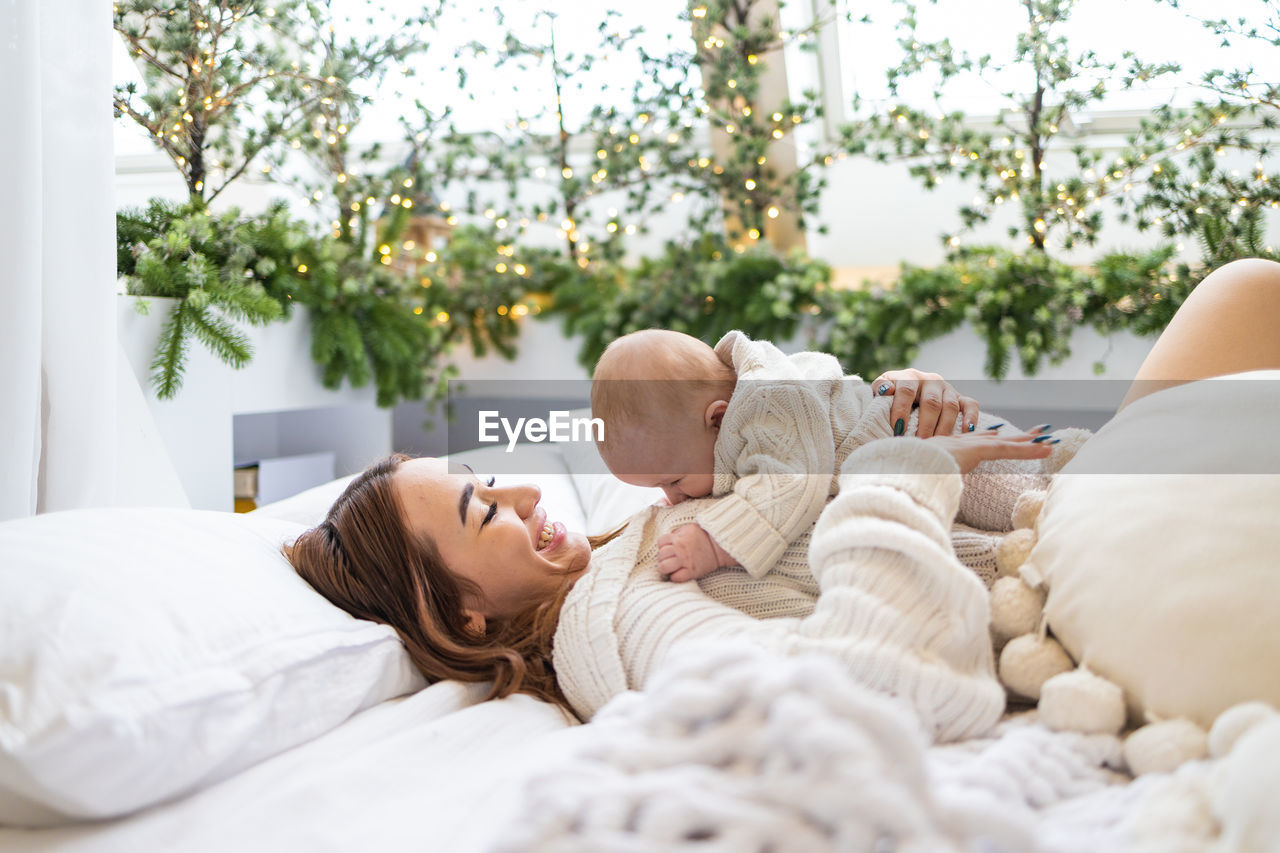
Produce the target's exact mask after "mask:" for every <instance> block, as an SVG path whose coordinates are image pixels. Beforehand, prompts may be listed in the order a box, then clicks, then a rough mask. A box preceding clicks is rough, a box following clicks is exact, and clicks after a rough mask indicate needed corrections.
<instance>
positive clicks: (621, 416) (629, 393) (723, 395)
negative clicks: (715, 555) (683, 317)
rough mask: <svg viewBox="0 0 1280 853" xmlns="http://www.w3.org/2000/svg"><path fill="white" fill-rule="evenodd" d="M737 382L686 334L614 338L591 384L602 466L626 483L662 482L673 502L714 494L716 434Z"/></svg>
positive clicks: (730, 370)
mask: <svg viewBox="0 0 1280 853" xmlns="http://www.w3.org/2000/svg"><path fill="white" fill-rule="evenodd" d="M736 381H737V375H736V374H735V373H734V371H733V368H732V367H730V366H729V365H727V364H725V363H724V362H723V361H721V360H720V359H719V358H718V357H717V356H716V354H715V351H714V350H713V349H711V347H709V346H707V345H706V344H705V343H703V342H702V341H700V340H698V339H697V338H694V337H691V336H689V335H686V334H682V333H680V332H671V331H666V330H662V329H648V330H646V331H643V332H633V333H632V334H630V335H625V336H623V337H621V338H618V339H617V340H615V341H614V342H613V343H611V344H609V347H608V348H607V349H606V350H605V351H604V355H602V356H600V361H599V362H598V363H597V364H596V369H595V373H594V374H593V376H592V384H591V414H592V416H593V417H597V418H601V419H603V421H604V425H605V426H604V439H603V440H602V441H600V442H599V443H598V447H599V450H600V455H601V457H602V458H603V459H604V462H605V464H606V465H608V466H609V470H610V471H612V472H613V474H614V475H615V476H616V477H617V478H618V479H620V480H622V481H623V482H624V483H631V484H632V485H636V486H658V487H660V488H661V489H662V490H663V491H664V492H665V493H666V495H667V499H668V500H669V501H671V502H672V503H679V502H680V501H682V500H685V499H686V498H701V497H705V496H707V495H709V494H711V486H712V474H713V471H714V468H715V444H716V437H717V436H718V435H719V433H720V420H721V418H723V417H724V411H725V409H726V408H728V406H729V398H730V396H732V394H733V387H734V383H735V382H736Z"/></svg>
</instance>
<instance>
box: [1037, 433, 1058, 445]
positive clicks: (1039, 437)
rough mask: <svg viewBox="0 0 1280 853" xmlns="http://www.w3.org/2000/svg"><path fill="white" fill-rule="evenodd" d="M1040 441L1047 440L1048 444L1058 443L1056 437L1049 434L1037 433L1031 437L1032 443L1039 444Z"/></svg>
mask: <svg viewBox="0 0 1280 853" xmlns="http://www.w3.org/2000/svg"><path fill="white" fill-rule="evenodd" d="M1042 441H1047V442H1049V443H1050V444H1057V443H1058V439H1056V438H1054V437H1053V436H1051V435H1037V436H1036V437H1035V438H1033V439H1031V443H1032V444H1039V443H1040V442H1042Z"/></svg>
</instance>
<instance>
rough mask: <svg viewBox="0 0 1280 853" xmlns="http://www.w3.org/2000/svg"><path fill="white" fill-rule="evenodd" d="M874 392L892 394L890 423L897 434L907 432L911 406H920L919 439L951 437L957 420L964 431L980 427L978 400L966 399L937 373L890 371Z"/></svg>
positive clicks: (875, 383) (881, 377) (879, 379)
mask: <svg viewBox="0 0 1280 853" xmlns="http://www.w3.org/2000/svg"><path fill="white" fill-rule="evenodd" d="M871 393H873V394H875V395H877V396H880V397H885V396H888V395H889V394H892V395H893V405H892V406H891V407H890V409H889V423H890V424H891V425H892V426H893V434H894V435H902V434H903V433H904V432H905V431H906V425H907V419H908V418H910V417H911V407H912V406H919V407H920V420H919V421H918V422H917V423H916V435H917V436H919V437H920V438H929V437H931V436H935V435H951V434H952V433H953V432H955V430H956V421H957V420H959V422H960V423H961V424H963V425H964V429H965V431H972V430H974V429H976V428H977V425H978V401H977V400H975V399H973V398H972V397H965V396H963V395H962V394H961V393H960V392H959V391H957V390H956V389H955V388H953V387H951V383H949V382H947V381H946V380H945V379H943V378H942V377H941V376H939V375H938V374H936V373H925V372H924V371H920V370H916V369H915V368H914V367H908V368H906V369H904V370H888V371H885V372H884V373H881V374H880V375H879V376H877V377H876V378H875V381H873V382H872V383H871ZM899 422H901V423H899Z"/></svg>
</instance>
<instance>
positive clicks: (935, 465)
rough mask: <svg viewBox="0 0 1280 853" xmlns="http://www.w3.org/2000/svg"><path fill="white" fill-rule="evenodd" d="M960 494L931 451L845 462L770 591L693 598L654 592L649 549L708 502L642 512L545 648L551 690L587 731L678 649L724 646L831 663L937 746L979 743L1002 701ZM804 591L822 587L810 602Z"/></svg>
mask: <svg viewBox="0 0 1280 853" xmlns="http://www.w3.org/2000/svg"><path fill="white" fill-rule="evenodd" d="M903 472H911V473H903ZM960 490H961V479H960V477H959V476H958V469H957V467H956V465H955V462H954V461H953V460H952V459H951V457H950V456H949V455H947V454H946V453H945V452H943V451H942V450H940V449H937V448H936V447H934V446H931V445H929V443H928V442H925V441H921V440H918V439H913V438H899V439H895V440H892V441H881V442H875V443H873V444H870V445H867V446H865V447H862V448H860V449H858V450H856V451H854V452H853V453H852V454H850V456H849V458H848V459H847V460H846V462H845V464H844V466H843V468H842V469H841V473H840V494H839V496H838V497H837V498H836V499H835V500H833V501H832V502H831V503H830V504H829V505H828V506H827V507H826V509H825V510H824V511H823V514H822V517H821V518H820V519H819V521H818V524H817V525H816V526H815V527H814V528H813V529H812V533H811V535H810V533H808V532H806V533H803V534H801V536H800V537H799V538H798V539H797V540H796V541H795V542H793V543H791V544H790V545H789V546H787V547H786V548H785V549H784V550H783V554H782V557H781V558H780V559H779V562H778V564H777V566H776V567H775V570H774V571H773V572H771V573H770V578H774V580H776V581H777V582H776V583H775V582H770V580H769V579H764V580H760V579H754V578H751V577H750V576H749V575H747V574H746V573H744V572H741V571H735V570H721V571H720V572H717V573H715V574H714V575H712V576H710V577H709V578H704V583H703V584H701V585H696V584H690V583H679V584H678V583H670V582H667V581H664V580H663V579H662V578H661V577H660V576H659V574H658V572H657V539H658V537H659V536H660V535H661V534H662V533H664V532H666V531H668V530H670V529H673V528H674V527H677V526H679V525H680V524H685V523H688V522H689V521H690V520H691V519H692V518H693V516H694V514H695V513H696V511H697V510H698V508H699V507H698V505H699V504H700V503H702V502H699V501H689V502H685V503H682V504H677V505H676V506H674V507H651V508H648V509H646V510H643V511H641V512H640V513H638V514H637V515H636V516H634V517H633V518H632V520H631V522H630V524H629V525H628V527H627V529H626V530H625V531H624V532H623V533H622V535H620V536H619V537H618V538H617V539H615V540H613V541H612V542H610V543H609V544H607V545H605V546H604V547H602V548H600V549H598V550H597V551H596V552H595V554H594V555H593V556H592V561H591V569H590V571H588V573H587V574H586V575H584V576H583V577H582V578H581V579H580V580H579V581H578V582H577V583H576V584H575V585H574V588H573V589H572V590H571V591H570V593H569V596H568V598H567V599H566V600H565V603H564V607H563V609H562V611H561V614H560V622H559V625H558V627H557V630H556V635H555V641H554V662H555V668H556V675H557V678H558V680H559V682H560V686H561V688H562V689H563V690H564V692H565V695H566V697H567V698H568V699H569V702H570V704H571V705H572V706H573V708H574V709H575V710H576V711H577V712H578V713H579V715H581V716H582V717H583V718H584V719H587V718H590V717H591V716H592V715H593V714H594V713H595V712H596V711H597V710H598V709H599V708H600V707H601V706H602V705H604V704H605V703H606V702H607V701H608V700H609V699H610V698H612V697H613V696H615V695H617V694H619V693H622V692H623V691H626V690H628V689H640V688H642V687H644V685H645V683H646V682H647V681H648V679H649V678H650V676H651V675H652V673H653V672H654V671H655V669H656V668H657V666H658V665H659V664H660V663H661V661H662V660H663V659H664V658H665V657H666V656H667V655H668V654H669V653H676V654H678V653H679V649H678V646H679V645H680V644H681V643H683V642H685V641H687V640H696V639H704V638H720V637H729V638H734V639H741V640H743V641H747V642H752V643H756V644H759V645H761V646H763V647H766V648H771V649H775V650H778V651H782V652H785V653H797V652H804V651H813V650H820V651H823V652H826V653H829V654H831V655H833V656H835V657H836V658H837V659H838V660H839V661H841V662H842V663H843V664H844V665H845V666H846V667H847V668H848V670H849V672H850V673H851V674H852V675H853V676H854V677H855V678H856V679H857V680H858V681H859V682H861V683H863V684H865V685H867V686H870V687H873V688H875V689H877V690H881V691H883V692H885V693H889V694H892V695H897V696H899V697H901V698H902V699H904V700H905V701H906V702H908V703H909V704H910V705H911V706H912V707H914V708H915V710H916V711H917V712H918V714H919V716H920V718H921V721H922V722H923V724H924V726H925V729H926V731H928V732H929V733H930V734H931V735H932V736H933V737H934V738H935V739H937V740H952V739H957V738H963V737H969V736H973V735H977V734H980V733H982V732H985V731H987V730H988V729H989V728H990V727H991V726H992V725H994V723H995V722H996V720H997V719H998V718H999V716H1000V713H1001V711H1002V710H1003V708H1004V692H1003V690H1002V688H1001V687H1000V685H999V683H998V682H997V681H996V679H995V675H994V666H993V663H992V654H991V643H990V640H989V638H988V634H987V623H988V620H989V611H988V606H987V595H986V590H985V589H984V587H983V585H982V583H981V582H980V581H979V580H978V579H977V577H976V576H975V575H974V574H973V573H972V572H970V571H968V570H966V569H965V568H964V567H963V566H961V565H960V564H959V563H958V562H957V560H956V558H955V556H954V554H953V553H952V550H951V547H950V543H949V538H948V528H949V525H950V522H951V519H952V517H953V516H954V515H955V512H956V506H957V503H958V500H959V495H960ZM806 555H807V557H808V559H806ZM810 569H811V570H812V572H811V574H812V579H811V580H809V581H806V576H808V575H809V574H810V571H809V570H810ZM716 576H720V577H721V578H724V580H719V581H718V582H719V583H721V584H723V585H722V586H717V585H716V584H717V581H713V580H712V578H716ZM775 576H776V577H775ZM708 581H709V582H710V583H705V582H708ZM806 583H816V585H817V587H818V588H819V591H820V595H819V596H818V598H817V600H816V603H815V602H814V600H813V598H812V597H811V594H810V593H811V588H810V587H806ZM704 587H710V588H709V589H704ZM709 593H711V594H709ZM713 595H714V597H713ZM716 599H719V600H716Z"/></svg>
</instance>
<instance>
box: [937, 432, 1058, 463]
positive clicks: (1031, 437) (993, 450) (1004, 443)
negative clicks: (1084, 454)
mask: <svg viewBox="0 0 1280 853" xmlns="http://www.w3.org/2000/svg"><path fill="white" fill-rule="evenodd" d="M929 443H930V444H933V445H934V446H935V447H941V448H942V449H943V450H945V451H947V452H948V453H950V454H951V458H953V459H955V460H956V464H957V465H959V466H960V473H961V474H968V473H969V472H970V471H972V470H973V469H974V468H976V467H978V463H979V462H985V461H986V460H988V459H1043V458H1044V457H1046V456H1048V455H1049V454H1050V453H1052V452H1053V447H1052V445H1055V444H1057V443H1058V439H1056V438H1052V437H1051V436H1050V435H1049V434H1048V433H1041V432H1040V431H1039V428H1038V427H1037V428H1036V429H1034V430H1032V431H1031V432H1029V433H1026V432H1024V433H1019V434H1018V435H1008V436H1006V435H997V434H996V431H995V430H993V429H989V430H984V431H983V432H975V433H966V434H964V435H935V436H934V437H933V438H931V439H929Z"/></svg>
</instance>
